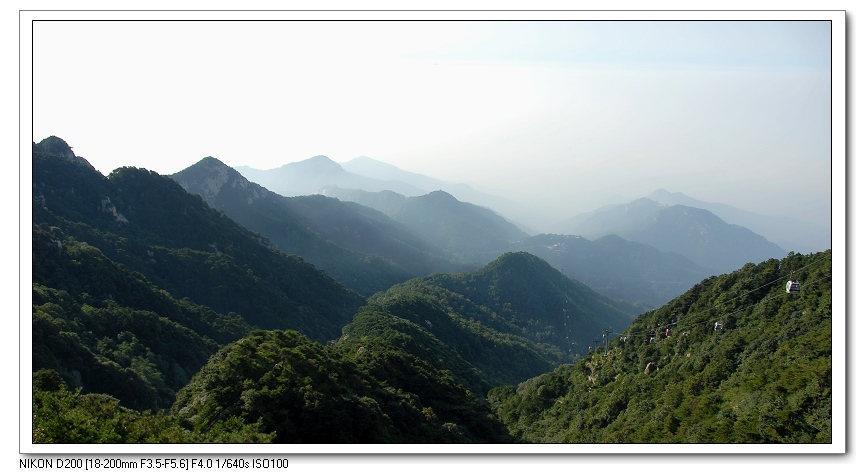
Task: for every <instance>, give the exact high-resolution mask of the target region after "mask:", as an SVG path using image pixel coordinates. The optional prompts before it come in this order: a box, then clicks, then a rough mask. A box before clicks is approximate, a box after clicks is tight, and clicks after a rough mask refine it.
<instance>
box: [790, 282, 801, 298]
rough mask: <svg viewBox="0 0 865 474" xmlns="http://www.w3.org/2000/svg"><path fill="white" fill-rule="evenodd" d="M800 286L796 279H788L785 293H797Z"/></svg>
mask: <svg viewBox="0 0 865 474" xmlns="http://www.w3.org/2000/svg"><path fill="white" fill-rule="evenodd" d="M800 286H801V285H799V282H798V281H794V280H790V281H788V282H787V293H790V294H791V295H798V294H799V288H800Z"/></svg>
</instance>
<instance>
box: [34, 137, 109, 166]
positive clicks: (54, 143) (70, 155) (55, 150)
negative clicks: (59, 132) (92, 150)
mask: <svg viewBox="0 0 865 474" xmlns="http://www.w3.org/2000/svg"><path fill="white" fill-rule="evenodd" d="M33 150H34V151H37V150H38V151H41V152H44V153H50V154H52V155H59V156H62V157H63V158H65V159H67V160H68V161H72V162H74V163H79V164H82V165H85V166H87V167H88V168H91V169H96V168H94V167H93V165H91V164H90V162H89V161H87V160H85V159H84V158H81V157H80V156H75V153H74V152H73V151H72V147H71V146H69V144H68V143H66V140H63V139H62V138H60V137H56V136H54V135H51V136H50V137H48V138H46V139H44V140H42V141H41V142H39V143H38V144H34V147H33Z"/></svg>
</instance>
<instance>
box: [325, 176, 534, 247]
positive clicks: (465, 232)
mask: <svg viewBox="0 0 865 474" xmlns="http://www.w3.org/2000/svg"><path fill="white" fill-rule="evenodd" d="M322 192H323V193H324V194H326V195H328V196H333V197H336V198H338V199H341V200H345V201H353V202H357V203H359V204H362V205H364V206H369V207H371V208H373V209H377V210H379V211H381V212H383V213H385V214H387V215H388V216H390V217H392V218H393V219H394V220H396V221H397V222H400V223H402V224H404V225H405V226H407V227H409V228H411V229H413V230H414V231H415V232H417V233H418V234H419V235H422V236H424V237H426V238H427V239H429V240H430V241H432V242H434V243H435V244H436V245H438V246H440V247H441V248H443V249H445V250H446V251H448V252H450V253H452V254H454V255H456V256H458V257H459V258H461V259H463V260H467V261H479V262H481V263H487V262H490V261H492V260H493V259H495V258H496V257H498V256H499V255H501V253H502V252H504V251H506V250H507V249H508V247H509V246H510V245H511V244H512V243H513V242H515V241H518V240H521V239H524V238H526V237H528V236H529V234H527V233H526V232H524V231H523V230H521V229H520V228H519V227H517V226H516V225H515V224H513V223H511V222H509V221H508V220H507V219H505V218H504V217H502V216H500V215H498V214H496V213H495V212H493V211H491V210H490V209H487V208H484V207H480V206H477V205H474V204H471V203H467V202H461V201H459V200H457V199H456V198H455V197H453V196H451V195H450V194H448V193H446V192H444V191H433V192H431V193H429V194H425V195H423V196H413V197H406V196H402V195H400V194H397V193H395V192H392V191H381V192H378V193H371V192H367V191H361V190H346V189H341V188H338V187H332V186H331V187H326V188H324V189H323V190H322Z"/></svg>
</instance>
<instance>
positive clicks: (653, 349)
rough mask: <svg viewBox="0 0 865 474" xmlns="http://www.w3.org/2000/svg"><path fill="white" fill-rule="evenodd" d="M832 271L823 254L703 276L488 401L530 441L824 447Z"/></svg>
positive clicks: (829, 407) (510, 426)
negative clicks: (587, 349)
mask: <svg viewBox="0 0 865 474" xmlns="http://www.w3.org/2000/svg"><path fill="white" fill-rule="evenodd" d="M831 265H832V259H831V251H830V250H827V251H825V252H822V253H818V254H812V255H807V256H803V255H798V254H796V255H790V256H788V257H787V258H785V259H784V260H782V261H778V260H774V259H772V260H767V261H766V262H763V263H761V264H759V265H754V264H748V265H745V266H744V267H743V268H742V269H741V270H738V271H736V272H733V273H731V274H726V275H721V276H717V277H712V278H709V279H706V280H704V281H703V282H702V283H700V284H699V285H696V286H695V287H694V288H693V289H691V290H690V291H688V292H686V293H685V294H683V295H682V296H680V297H678V298H676V299H674V300H673V301H671V302H670V303H669V304H667V305H665V306H664V307H662V308H659V309H658V310H656V311H652V312H649V313H646V314H644V315H642V316H640V317H638V318H637V319H636V320H635V321H634V323H633V324H632V325H631V326H630V327H629V328H627V329H626V330H625V331H622V332H621V333H620V334H616V335H614V337H613V338H611V343H610V344H609V346H608V347H607V348H606V350H604V349H603V348H602V349H599V350H598V351H596V352H594V353H592V354H589V355H588V356H587V357H585V358H583V359H582V360H580V361H579V362H577V363H576V364H573V365H567V366H562V367H559V368H558V369H556V370H555V371H553V372H552V373H548V374H545V375H542V376H540V377H535V378H533V379H530V380H527V381H525V382H523V383H521V384H518V385H517V386H503V387H497V388H495V389H493V390H492V391H491V392H490V394H489V400H490V403H491V404H492V406H493V408H494V410H495V412H496V413H497V415H498V416H499V418H500V419H501V420H502V421H503V422H504V423H505V424H506V425H507V426H508V429H509V430H510V432H511V434H513V435H514V436H516V437H518V438H520V439H522V440H525V441H529V442H567V443H826V442H830V441H831V427H832V391H831V381H832V378H831V375H832V372H831V368H832V358H831V350H832V327H831V323H832V266H831ZM793 271H795V273H794V275H795V278H796V279H797V280H798V281H799V282H800V283H801V288H802V291H801V293H799V294H787V293H786V292H785V282H786V281H787V279H788V277H789V275H790V274H791V272H793ZM715 323H718V326H717V329H716V325H715ZM667 329H670V333H669V335H667ZM620 338H621V339H620ZM625 338H627V339H625Z"/></svg>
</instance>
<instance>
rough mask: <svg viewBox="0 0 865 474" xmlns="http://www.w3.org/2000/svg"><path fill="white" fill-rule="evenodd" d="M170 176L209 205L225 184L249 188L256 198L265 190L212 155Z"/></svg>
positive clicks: (213, 203)
mask: <svg viewBox="0 0 865 474" xmlns="http://www.w3.org/2000/svg"><path fill="white" fill-rule="evenodd" d="M171 178H173V179H174V180H175V181H177V182H178V183H179V184H180V186H182V187H183V189H184V190H186V191H187V192H190V193H192V194H198V195H199V196H201V198H202V199H204V201H205V202H207V203H208V204H210V206H211V207H215V203H216V197H217V196H218V195H219V193H220V191H221V190H222V188H223V187H224V186H225V185H226V184H229V185H231V186H232V187H234V188H237V187H238V186H239V187H241V188H243V189H247V188H250V189H249V191H250V192H251V193H252V194H253V195H254V197H256V198H258V197H261V196H263V195H264V194H265V192H266V191H265V190H264V189H263V188H262V189H258V188H259V186H257V185H255V184H252V183H250V182H249V180H248V179H246V178H245V177H244V176H243V175H241V174H240V172H238V171H237V170H235V169H234V168H232V167H230V166H228V165H226V164H225V163H223V162H222V161H220V160H218V159H216V158H214V157H212V156H208V157H205V158H202V159H201V160H200V161H198V163H196V164H194V165H192V166H190V167H189V168H186V169H184V170H183V171H180V172H178V173H175V174H173V175H171Z"/></svg>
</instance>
